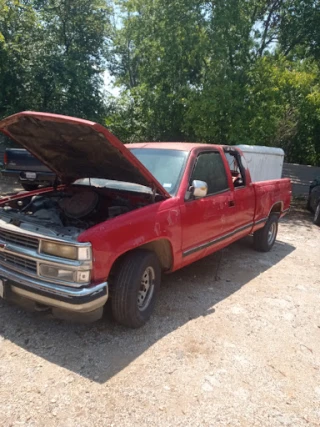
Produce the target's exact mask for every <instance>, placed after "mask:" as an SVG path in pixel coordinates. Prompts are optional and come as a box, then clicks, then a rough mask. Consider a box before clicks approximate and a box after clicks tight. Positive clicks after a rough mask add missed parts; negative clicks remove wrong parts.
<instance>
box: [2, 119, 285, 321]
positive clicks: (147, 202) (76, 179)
mask: <svg viewBox="0 0 320 427" xmlns="http://www.w3.org/2000/svg"><path fill="white" fill-rule="evenodd" d="M0 131H2V132H3V133H5V134H6V135H7V136H9V137H10V138H12V139H13V140H14V141H16V142H17V143H19V144H20V145H21V146H23V147H24V148H26V149H27V150H29V151H30V152H31V153H32V154H33V155H34V156H36V157H37V158H38V159H39V160H41V161H42V162H43V163H44V164H45V165H46V166H48V167H49V168H50V169H51V170H52V171H53V172H54V173H55V175H56V176H57V179H56V181H55V184H54V185H53V187H50V188H45V189H39V190H36V191H31V192H21V193H19V194H16V195H10V196H8V197H6V198H3V199H2V200H1V203H0V296H1V297H2V298H4V299H8V300H11V301H14V302H16V303H20V304H23V305H25V306H28V307H29V308H32V309H34V310H48V311H50V312H51V313H52V314H53V315H54V316H56V317H59V318H66V317H68V318H70V316H71V317H72V316H75V317H79V316H80V317H81V318H82V319H83V320H85V319H86V320H96V319H98V318H100V317H101V316H102V313H103V308H104V306H105V305H106V303H107V302H108V304H110V307H111V311H112V314H113V317H114V318H115V320H116V321H118V322H120V323H121V324H123V325H126V326H129V327H134V328H136V327H140V326H142V325H143V324H144V323H145V322H146V321H147V320H148V319H149V317H150V315H151V313H152V311H153V309H154V305H155V301H156V297H157V294H158V292H159V288H160V282H161V274H162V273H163V272H165V273H167V272H172V271H175V270H177V269H179V268H182V267H184V266H186V265H188V264H190V263H192V262H194V261H197V260H199V259H200V258H202V257H205V256H207V255H209V254H211V253H213V252H215V251H218V250H220V249H222V248H223V247H225V246H227V245H229V244H231V243H232V242H234V241H236V240H238V239H241V238H242V237H244V236H246V235H249V234H253V241H254V246H255V248H256V249H257V250H259V251H265V252H266V251H269V250H270V249H271V248H272V246H273V244H274V242H275V240H276V236H277V230H278V221H279V219H280V218H281V217H282V216H283V215H285V213H286V212H287V211H288V209H289V206H290V200H291V183H290V180H288V179H279V180H272V181H265V182H258V183H252V182H251V178H250V173H249V170H248V168H247V166H246V162H245V159H244V157H243V155H242V153H241V152H240V151H239V150H238V149H237V148H235V147H229V146H220V145H205V144H187V143H141V144H131V145H127V146H125V145H123V144H122V143H121V142H120V141H119V140H118V139H117V138H116V137H115V136H114V135H112V134H111V133H110V132H109V131H108V130H107V129H106V128H104V127H103V126H101V125H99V124H96V123H93V122H89V121H85V120H81V119H76V118H72V117H66V116H59V115H54V114H46V113H36V112H23V113H19V114H16V115H14V116H11V117H8V118H6V119H4V120H3V121H2V122H0Z"/></svg>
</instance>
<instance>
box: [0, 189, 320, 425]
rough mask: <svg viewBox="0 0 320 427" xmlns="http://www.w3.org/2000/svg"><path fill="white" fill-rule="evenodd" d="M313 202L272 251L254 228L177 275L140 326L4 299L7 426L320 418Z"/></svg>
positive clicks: (0, 360)
mask: <svg viewBox="0 0 320 427" xmlns="http://www.w3.org/2000/svg"><path fill="white" fill-rule="evenodd" d="M6 188H7V187H6ZM3 191H4V186H3V187H2V192H3ZM7 191H10V188H9V189H8V190H7ZM303 203H304V202H300V204H299V203H298V204H295V208H294V210H293V211H292V212H291V213H290V215H289V216H288V217H287V218H286V219H285V220H284V221H283V222H282V223H281V226H280V231H279V235H278V241H277V243H276V245H275V247H274V249H273V251H272V252H270V253H268V254H260V253H257V252H254V251H253V249H252V246H251V243H252V242H251V239H250V238H247V239H244V240H242V241H240V242H238V243H236V244H234V245H232V246H231V247H229V248H227V249H225V250H223V251H222V253H219V254H215V255H213V256H210V257H208V258H205V259H203V260H202V261H200V262H198V263H196V264H194V265H192V266H190V267H188V268H185V269H183V270H181V271H178V272H176V273H174V274H172V275H171V276H167V277H165V278H164V281H163V286H162V290H161V294H160V299H159V303H158V305H157V309H156V312H155V314H154V316H153V317H152V319H151V321H150V323H149V324H148V325H146V326H145V327H144V328H142V329H140V330H137V331H131V330H126V329H124V328H122V327H120V326H117V325H114V324H112V323H110V322H109V321H107V320H103V321H100V322H98V323H96V324H94V325H74V324H69V323H65V322H61V321H56V320H50V319H46V318H44V317H43V316H41V315H34V314H28V313H25V312H24V311H22V310H20V309H19V308H17V307H14V306H11V305H9V304H8V303H6V302H4V301H2V302H0V425H4V426H9V425H11V426H18V425H24V426H63V427H67V426H79V425H81V426H93V425H94V426H102V425H103V426H118V425H119V426H120V425H121V426H170V425H172V426H213V425H214V426H217V425H218V426H220V425H231V426H280V425H281V426H282V425H288V426H293V425H294V426H307V425H308V426H310V425H314V426H316V425H319V424H320V293H319V288H320V268H319V254H320V229H319V228H318V227H316V226H314V225H313V224H312V221H311V216H310V214H309V213H307V212H306V211H305V210H304V209H303ZM220 258H221V263H220Z"/></svg>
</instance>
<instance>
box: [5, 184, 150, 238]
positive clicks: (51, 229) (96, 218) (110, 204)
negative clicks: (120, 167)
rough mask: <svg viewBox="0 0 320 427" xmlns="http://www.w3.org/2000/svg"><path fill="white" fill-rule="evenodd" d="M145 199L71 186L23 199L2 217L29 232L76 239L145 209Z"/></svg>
mask: <svg viewBox="0 0 320 427" xmlns="http://www.w3.org/2000/svg"><path fill="white" fill-rule="evenodd" d="M147 203H148V202H147V201H146V200H143V199H141V200H138V201H135V202H134V201H133V200H132V199H130V198H129V197H128V198H125V197H122V196H119V195H115V194H112V195H111V194H109V193H108V192H104V191H103V190H97V189H91V188H88V189H82V188H77V187H74V188H72V187H70V188H69V189H66V190H65V191H52V192H50V193H45V194H42V195H41V194H40V195H36V196H33V197H24V198H21V200H18V201H12V202H9V203H7V204H6V205H5V206H4V207H1V208H0V218H1V219H2V220H4V221H6V222H8V223H11V224H14V225H18V226H20V227H21V228H25V229H29V230H30V231H35V232H43V231H44V229H45V230H46V233H45V234H48V233H49V234H51V235H56V236H59V237H62V236H68V237H76V236H77V235H79V234H80V233H81V232H82V231H84V230H86V229H88V228H90V227H92V226H94V225H96V224H98V223H100V222H103V221H105V220H107V219H111V218H114V217H116V216H119V215H122V214H124V213H127V212H130V211H132V210H134V209H137V208H139V207H143V206H145V205H146V204H147Z"/></svg>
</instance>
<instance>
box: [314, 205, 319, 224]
mask: <svg viewBox="0 0 320 427" xmlns="http://www.w3.org/2000/svg"><path fill="white" fill-rule="evenodd" d="M313 222H314V223H315V224H316V225H320V201H319V203H318V204H317V207H316V210H315V213H314V217H313Z"/></svg>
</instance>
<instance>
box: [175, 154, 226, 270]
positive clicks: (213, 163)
mask: <svg viewBox="0 0 320 427" xmlns="http://www.w3.org/2000/svg"><path fill="white" fill-rule="evenodd" d="M194 180H199V181H204V182H206V183H207V185H208V194H207V195H206V196H205V197H202V198H199V199H197V198H194V197H191V198H190V197H188V196H187V197H186V199H185V200H184V203H183V205H182V206H181V221H182V224H181V225H182V257H183V263H182V264H183V265H186V264H189V263H190V262H193V261H195V260H197V259H199V258H201V257H203V256H205V255H207V254H208V253H210V252H213V251H214V250H218V249H219V244H220V243H222V242H223V240H224V238H225V236H227V235H228V233H229V232H230V231H231V229H232V228H233V222H232V218H231V216H230V215H231V212H232V209H231V208H230V207H232V206H233V192H232V191H231V189H230V187H229V183H228V178H227V174H226V169H225V165H224V162H223V158H222V155H221V153H220V152H219V151H213V150H211V151H204V152H201V153H200V154H199V155H198V156H197V157H196V159H195V163H194V167H193V170H192V173H191V176H190V178H189V185H190V186H192V182H193V181H194Z"/></svg>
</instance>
